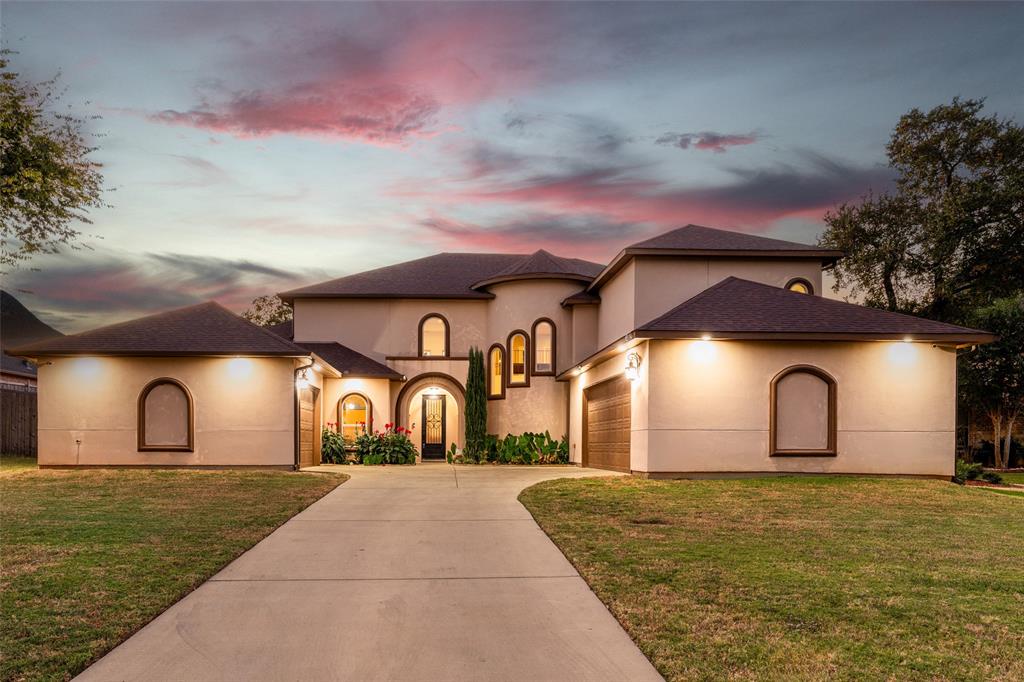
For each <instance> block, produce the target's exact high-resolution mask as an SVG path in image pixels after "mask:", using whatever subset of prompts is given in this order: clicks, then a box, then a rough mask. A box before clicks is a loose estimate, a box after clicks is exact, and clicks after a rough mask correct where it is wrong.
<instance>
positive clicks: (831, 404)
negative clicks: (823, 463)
mask: <svg viewBox="0 0 1024 682" xmlns="http://www.w3.org/2000/svg"><path fill="white" fill-rule="evenodd" d="M790 374H810V375H812V376H816V377H818V378H819V379H821V380H822V381H824V382H825V384H826V385H827V386H828V445H827V446H826V447H825V448H824V449H808V450H795V449H788V450H783V449H780V448H779V446H778V437H779V434H778V411H779V405H778V385H779V382H780V381H781V380H782V379H784V378H786V377H787V376H789V375H790ZM769 400H770V405H771V407H770V411H769V416H768V433H769V436H768V437H769V443H770V447H771V452H770V453H769V455H770V456H772V457H835V456H836V438H837V436H836V434H837V429H836V413H837V410H836V380H835V379H834V378H833V377H832V375H831V374H829V373H828V372H826V371H825V370H823V369H821V368H819V367H815V366H813V365H792V366H790V367H787V368H786V369H784V370H782V371H781V372H779V373H778V374H776V375H775V377H774V378H773V379H772V382H771V388H770V398H769Z"/></svg>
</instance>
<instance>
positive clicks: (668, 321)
mask: <svg viewBox="0 0 1024 682" xmlns="http://www.w3.org/2000/svg"><path fill="white" fill-rule="evenodd" d="M705 333H707V334H712V335H713V336H716V337H720V338H777V339H822V340H829V339H861V338H864V339H894V340H895V339H903V338H905V337H910V338H911V339H914V340H921V341H924V340H928V341H947V342H955V343H972V342H973V343H983V342H986V341H991V340H992V339H993V338H994V336H993V335H992V334H989V333H988V332H984V331H979V330H977V329H969V328H967V327H960V326H957V325H953V324H946V323H944V322H936V321H935V320H927V319H924V318H921V317H914V316H912V315H902V314H900V313H891V312H888V311H885V310H879V309H877V308H868V307H866V306H860V305H854V304H852V303H845V302H843V301H836V300H833V299H828V298H822V297H821V296H812V295H808V294H801V293H797V292H795V291H789V290H788V289H781V288H779V287H773V286H770V285H768V284H761V283H759V282H751V281H749V280H745V279H739V278H737V277H729V278H727V279H724V280H722V281H721V282H719V283H718V284H716V285H714V286H712V287H710V288H708V289H705V290H704V291H702V292H701V293H699V294H697V295H696V296H694V297H693V298H690V299H689V300H687V301H685V302H683V303H681V304H679V305H678V306H676V307H675V308H673V309H672V310H670V311H668V312H667V313H665V314H664V315H662V316H661V317H658V318H656V319H654V320H651V321H650V322H648V323H647V324H645V325H642V326H641V327H639V328H638V329H637V330H636V333H635V334H636V336H673V335H676V336H679V335H682V336H697V335H700V334H705Z"/></svg>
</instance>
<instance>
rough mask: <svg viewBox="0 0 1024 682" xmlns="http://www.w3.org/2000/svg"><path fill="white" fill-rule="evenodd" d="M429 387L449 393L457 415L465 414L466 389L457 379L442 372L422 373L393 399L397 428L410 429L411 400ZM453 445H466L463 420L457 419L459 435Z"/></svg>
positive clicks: (411, 380) (412, 379)
mask: <svg viewBox="0 0 1024 682" xmlns="http://www.w3.org/2000/svg"><path fill="white" fill-rule="evenodd" d="M430 386H439V387H441V388H443V389H444V390H446V391H448V392H449V393H451V394H452V397H454V398H455V404H456V406H457V407H458V410H459V414H460V415H463V414H465V413H466V388H465V387H464V386H463V385H462V383H461V382H459V380H458V379H456V378H455V377H453V376H451V375H450V374H445V373H444V372H424V373H423V374H417V375H416V376H414V377H413V378H411V379H409V380H408V381H407V382H405V385H404V386H402V389H401V390H400V391H399V392H398V397H397V398H396V399H395V417H394V418H395V424H396V425H397V426H404V427H405V428H410V427H411V424H409V408H410V406H411V405H412V399H413V397H414V396H415V395H416V394H417V393H418V392H419V391H420V390H421V389H424V388H428V387H430ZM455 443H456V445H457V446H458V447H459V448H461V447H463V446H464V445H465V443H466V420H465V419H459V433H458V438H457V439H456V441H455Z"/></svg>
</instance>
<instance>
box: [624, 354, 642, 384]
mask: <svg viewBox="0 0 1024 682" xmlns="http://www.w3.org/2000/svg"><path fill="white" fill-rule="evenodd" d="M624 373H625V375H626V378H627V379H629V380H630V381H636V380H637V379H639V378H640V354H639V353H637V352H636V351H633V352H632V353H630V354H629V355H627V356H626V368H625V370H624Z"/></svg>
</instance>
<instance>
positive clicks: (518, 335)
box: [507, 330, 530, 386]
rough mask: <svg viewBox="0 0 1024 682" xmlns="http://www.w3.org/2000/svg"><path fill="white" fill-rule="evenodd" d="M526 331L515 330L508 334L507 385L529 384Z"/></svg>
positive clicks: (528, 349) (528, 352)
mask: <svg viewBox="0 0 1024 682" xmlns="http://www.w3.org/2000/svg"><path fill="white" fill-rule="evenodd" d="M527 338H528V337H527V336H526V332H524V331H520V330H516V331H514V332H512V333H511V334H509V335H508V374H507V378H508V385H509V386H529V385H530V366H529V364H528V363H529V361H530V343H529V341H528V340H527Z"/></svg>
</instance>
